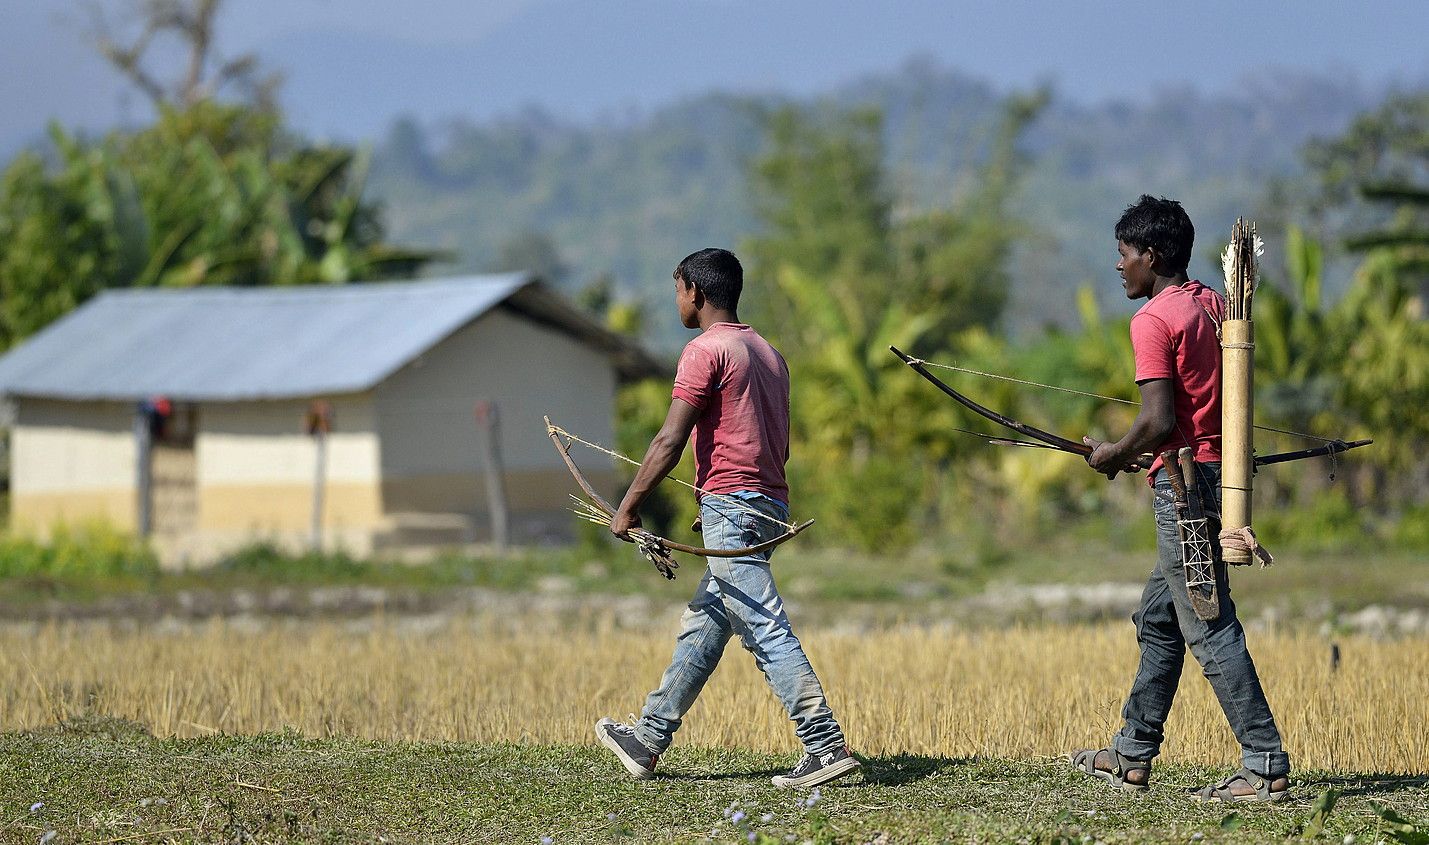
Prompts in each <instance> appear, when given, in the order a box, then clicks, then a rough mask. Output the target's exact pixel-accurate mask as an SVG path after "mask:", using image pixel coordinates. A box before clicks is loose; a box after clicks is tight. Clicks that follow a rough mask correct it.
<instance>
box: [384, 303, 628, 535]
mask: <svg viewBox="0 0 1429 845" xmlns="http://www.w3.org/2000/svg"><path fill="white" fill-rule="evenodd" d="M616 386H617V374H616V372H615V368H614V366H613V365H612V364H611V362H610V360H609V359H608V358H607V357H606V356H605V355H603V354H601V353H599V352H598V351H596V350H593V349H591V348H590V347H588V346H586V345H584V344H582V343H580V342H578V341H576V340H574V339H572V338H570V337H569V336H567V335H565V334H562V333H560V332H557V331H555V330H552V329H547V328H544V327H542V326H539V325H536V324H534V323H532V322H531V321H529V320H527V319H525V318H522V317H520V316H517V315H513V314H511V313H508V312H506V311H503V310H500V309H497V310H494V311H491V312H489V313H487V314H486V315H484V316H483V317H481V318H480V319H478V320H476V321H475V322H473V323H472V324H471V325H468V326H466V327H465V328H463V329H462V330H460V331H458V332H456V333H455V334H453V335H452V336H451V337H449V338H447V339H446V340H444V341H443V342H442V343H440V344H437V345H436V346H434V347H433V348H432V349H431V350H429V351H428V353H427V354H426V355H423V356H422V357H421V358H420V359H418V360H416V361H414V362H412V363H411V364H409V365H408V366H406V367H404V368H403V369H402V370H400V371H399V372H397V373H396V374H394V375H393V376H392V377H390V378H388V379H387V380H386V381H384V382H383V383H382V384H380V385H378V387H377V390H376V394H375V402H374V408H375V416H376V425H377V430H378V432H379V434H380V436H381V439H382V470H381V471H382V507H383V510H384V512H385V513H386V514H388V516H389V517H393V518H397V519H399V520H400V518H401V517H400V516H399V515H402V514H413V513H428V514H434V513H446V514H460V515H463V516H465V517H466V518H467V519H468V520H469V522H470V527H471V531H472V532H473V534H474V535H475V536H476V537H477V538H478V539H484V538H486V537H489V533H490V530H489V524H490V523H489V516H488V509H487V498H486V487H485V484H484V482H483V477H484V476H483V464H482V461H481V457H480V451H479V447H480V441H479V440H478V430H477V427H476V419H475V405H476V403H477V402H478V401H480V400H483V399H488V400H491V401H492V402H494V403H495V404H496V406H497V409H498V413H499V417H500V425H499V429H500V438H499V450H500V458H501V461H502V464H503V466H504V469H505V474H504V479H505V490H506V496H507V500H508V503H509V509H510V512H511V514H510V516H511V532H512V536H513V538H514V539H518V540H519V539H524V540H533V539H541V538H545V537H560V536H567V535H569V534H570V533H571V530H572V519H573V518H572V516H571V514H570V513H569V512H568V511H567V507H568V505H569V504H570V499H569V494H571V493H573V492H577V490H576V487H575V483H574V482H573V481H572V480H571V477H570V473H569V472H568V471H567V470H566V468H565V465H564V464H563V463H562V462H561V459H560V456H559V455H558V454H557V453H556V450H555V449H554V448H553V447H552V445H551V441H550V439H549V438H548V437H547V436H546V430H545V424H544V423H543V421H542V417H543V415H547V414H549V415H550V417H551V420H552V421H553V422H555V423H556V424H557V425H560V426H562V427H564V428H566V429H568V430H570V431H572V432H574V433H578V434H580V435H581V436H582V437H584V438H586V439H588V440H593V441H595V442H598V443H602V444H606V445H610V444H612V442H613V440H614V432H613V425H614V417H615V392H616ZM573 454H574V455H575V457H576V459H577V461H578V462H579V463H580V465H581V467H582V469H583V470H584V471H585V472H586V474H587V476H588V477H589V478H590V479H591V480H592V481H593V482H594V483H596V484H597V486H599V487H600V488H602V490H603V491H604V492H607V493H609V492H611V490H612V488H613V486H614V480H615V474H614V472H613V462H612V459H611V458H609V457H607V456H605V455H602V454H600V453H599V452H595V451H592V450H589V449H583V448H582V447H580V446H577V447H576V448H575V450H574V452H573Z"/></svg>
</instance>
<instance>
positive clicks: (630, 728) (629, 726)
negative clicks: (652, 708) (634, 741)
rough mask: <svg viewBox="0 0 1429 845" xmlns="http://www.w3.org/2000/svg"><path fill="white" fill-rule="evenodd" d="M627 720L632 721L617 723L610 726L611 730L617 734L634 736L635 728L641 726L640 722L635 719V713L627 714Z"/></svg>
mask: <svg viewBox="0 0 1429 845" xmlns="http://www.w3.org/2000/svg"><path fill="white" fill-rule="evenodd" d="M625 718H627V719H629V720H630V721H629V722H616V723H615V724H613V725H611V726H610V729H611V730H613V731H615V732H617V733H623V734H630V735H631V736H634V735H635V726H636V725H637V724H639V722H640V720H639V719H637V718H635V714H634V713H626V714H625Z"/></svg>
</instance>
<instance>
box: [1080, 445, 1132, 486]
mask: <svg viewBox="0 0 1429 845" xmlns="http://www.w3.org/2000/svg"><path fill="white" fill-rule="evenodd" d="M1082 442H1083V443H1085V444H1087V445H1088V446H1090V447H1092V451H1091V454H1089V455H1087V464H1088V465H1090V466H1091V468H1092V469H1094V470H1096V471H1097V472H1099V473H1101V474H1102V475H1105V476H1106V477H1107V478H1108V479H1112V478H1116V475H1117V473H1119V472H1121V471H1122V470H1124V469H1126V460H1125V459H1124V458H1120V457H1118V456H1117V454H1116V448H1115V444H1112V443H1107V442H1106V441H1104V440H1098V439H1096V438H1095V437H1083V438H1082Z"/></svg>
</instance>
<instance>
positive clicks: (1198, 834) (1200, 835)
mask: <svg viewBox="0 0 1429 845" xmlns="http://www.w3.org/2000/svg"><path fill="white" fill-rule="evenodd" d="M1205 838H1206V834H1204V833H1202V832H1200V831H1199V830H1198V831H1196V832H1195V833H1193V834H1191V841H1192V842H1200V841H1201V840H1202V839H1205Z"/></svg>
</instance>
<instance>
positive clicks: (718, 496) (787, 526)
mask: <svg viewBox="0 0 1429 845" xmlns="http://www.w3.org/2000/svg"><path fill="white" fill-rule="evenodd" d="M551 429H552V430H553V431H555V432H556V433H557V434H559V435H561V436H562V437H564V438H566V440H567V445H569V443H571V442H575V443H579V444H581V445H582V446H586V447H588V448H591V449H594V450H596V451H597V452H604V453H605V454H607V455H609V456H611V457H612V458H615V459H617V460H621V461H625V462H626V463H627V464H630V465H632V466H637V467H638V466H640V462H639V461H637V460H634V459H633V458H629V457H626V456H625V455H622V454H620V453H619V452H617V451H615V450H614V449H607V448H606V447H604V446H602V445H600V444H599V443H592V442H591V441H589V440H586V439H585V438H583V437H577V436H576V435H574V434H571V433H570V432H569V431H566V430H565V429H564V428H561V427H560V426H558V425H555V424H552V425H551ZM666 478H668V479H669V480H671V481H673V482H675V483H676V484H678V485H680V486H681V487H688V488H689V489H691V490H693V491H695V492H696V493H699V494H700V495H702V496H709V497H711V498H713V499H715V500H716V501H719V502H723V503H725V504H728V505H733V506H734V507H735V508H736V509H738V510H742V511H745V512H746V513H751V514H753V515H755V516H757V517H759V518H760V519H762V520H764V521H765V522H769V523H773V524H774V525H778V526H779V527H781V528H783V529H784V530H785V531H793V530H794V529H795V528H797V527H798V526H796V525H794V524H792V523H789V522H784V521H783V520H780V519H775V518H774V517H772V516H770V515H769V514H767V513H764V512H763V511H761V510H759V509H758V508H754V507H750V506H749V505H748V504H747V503H745V502H741V501H740V500H739V499H736V498H734V497H733V496H726V495H724V494H722V493H711V492H710V491H708V490H705V489H704V488H702V487H696V486H695V485H693V484H691V483H689V482H688V481H681V480H680V479H678V478H675V477H673V476H666ZM715 512H716V513H719V511H718V509H716V510H715ZM720 516H721V517H723V518H724V519H726V520H729V521H731V522H732V521H733V520H730V519H729V517H728V516H725V515H724V514H722V513H721V514H720Z"/></svg>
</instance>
